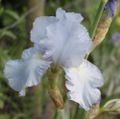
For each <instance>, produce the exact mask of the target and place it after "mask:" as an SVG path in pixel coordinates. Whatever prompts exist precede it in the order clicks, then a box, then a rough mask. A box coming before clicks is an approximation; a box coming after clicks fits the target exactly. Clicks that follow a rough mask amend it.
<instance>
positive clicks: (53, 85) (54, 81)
mask: <svg viewBox="0 0 120 119" xmlns="http://www.w3.org/2000/svg"><path fill="white" fill-rule="evenodd" d="M60 75H61V69H60V68H58V67H54V66H51V68H50V69H49V70H48V80H49V89H48V92H49V95H50V97H51V99H52V100H53V102H54V104H55V106H56V107H57V108H58V109H63V108H64V101H63V97H62V95H61V92H60V89H59V88H58V81H59V78H60Z"/></svg>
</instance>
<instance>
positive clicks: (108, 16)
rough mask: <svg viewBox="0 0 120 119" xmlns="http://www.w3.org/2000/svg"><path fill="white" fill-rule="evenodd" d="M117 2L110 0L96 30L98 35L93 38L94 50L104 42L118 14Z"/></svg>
mask: <svg viewBox="0 0 120 119" xmlns="http://www.w3.org/2000/svg"><path fill="white" fill-rule="evenodd" d="M117 2H118V0H108V2H107V4H106V7H105V10H104V15H103V16H102V18H101V20H100V22H99V25H98V28H97V30H96V34H95V36H94V38H93V49H94V48H95V47H96V46H98V45H99V44H100V43H101V42H102V41H103V40H104V38H105V36H106V34H107V32H108V30H109V28H110V25H111V22H112V18H113V16H114V15H115V13H116V9H117Z"/></svg>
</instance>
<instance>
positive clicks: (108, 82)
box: [0, 0, 120, 119]
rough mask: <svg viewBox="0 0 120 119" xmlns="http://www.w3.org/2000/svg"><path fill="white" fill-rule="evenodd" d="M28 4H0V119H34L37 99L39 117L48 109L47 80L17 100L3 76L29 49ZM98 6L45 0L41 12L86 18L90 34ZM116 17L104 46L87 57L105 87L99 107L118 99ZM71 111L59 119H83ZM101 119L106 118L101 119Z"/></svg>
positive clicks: (11, 0) (80, 0) (81, 0)
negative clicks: (8, 64)
mask: <svg viewBox="0 0 120 119" xmlns="http://www.w3.org/2000/svg"><path fill="white" fill-rule="evenodd" d="M28 2H30V1H29V0H26V1H25V0H21V1H20V0H0V119H34V117H33V115H34V113H35V112H34V109H35V103H36V99H37V97H40V100H39V101H40V103H41V105H39V106H40V107H41V115H44V114H46V113H45V111H46V110H47V108H49V107H48V106H47V105H48V104H49V103H48V102H49V100H50V99H49V97H48V94H47V80H46V78H45V80H43V82H42V84H41V87H40V89H41V90H40V91H39V93H37V94H34V95H33V93H31V92H32V91H27V96H25V97H19V96H18V94H17V93H16V92H14V91H13V90H12V89H10V87H9V86H8V84H7V81H6V80H5V78H4V74H3V69H4V64H5V63H6V61H8V60H10V59H16V58H20V56H21V53H22V51H23V50H24V49H25V48H27V47H28V46H30V45H31V43H30V39H29V35H28V33H27V29H26V27H27V20H28V19H26V17H27V16H28V15H29V14H30V13H29V11H28V7H27V5H28ZM99 2H100V1H98V0H91V1H90V0H46V2H45V8H44V10H45V15H54V14H55V10H56V8H58V7H62V8H64V9H66V10H67V11H73V12H80V13H82V15H83V16H84V17H85V19H84V22H83V24H85V26H86V27H87V28H88V30H89V29H90V27H91V25H92V22H93V21H94V18H95V14H96V10H97V9H98V6H99ZM31 9H32V8H31ZM118 12H119V11H118ZM118 17H120V12H119V14H118V15H117V16H116V18H114V20H113V23H112V25H111V28H110V30H109V33H108V34H107V37H106V39H105V40H104V42H103V43H102V44H101V45H100V46H99V47H97V48H96V49H95V50H94V51H93V53H92V54H91V56H90V60H91V61H92V62H94V63H95V64H96V65H98V66H99V68H100V69H101V70H102V72H103V74H104V78H105V85H104V86H103V87H102V105H104V104H105V103H106V102H107V101H108V100H110V99H113V98H120V47H117V46H115V45H114V44H113V43H112V41H111V37H112V35H113V33H115V32H120V24H118V23H116V19H117V18H118ZM119 46H120V45H119ZM31 90H32V89H31ZM67 105H68V104H67ZM67 107H69V105H68V106H67ZM74 107H76V106H73V109H71V110H72V111H71V113H70V112H69V111H70V110H69V109H68V108H66V109H65V112H63V113H62V119H71V117H73V115H76V117H75V119H79V118H81V119H82V118H84V114H85V112H84V110H83V109H79V108H77V109H76V110H75V108H74ZM68 110H69V111H68ZM41 118H42V116H41ZM119 118H120V116H119V114H116V115H114V117H113V119H119ZM43 119H45V118H43ZM46 119H47V118H46ZM50 119H51V118H50ZM102 119H107V117H106V116H105V118H104V116H103V117H102Z"/></svg>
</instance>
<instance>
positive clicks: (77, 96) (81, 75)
mask: <svg viewBox="0 0 120 119" xmlns="http://www.w3.org/2000/svg"><path fill="white" fill-rule="evenodd" d="M65 72H66V79H67V81H66V87H67V89H68V97H69V98H70V100H73V101H75V102H77V103H79V104H80V106H81V107H82V108H84V109H85V110H89V109H90V107H91V106H92V105H93V104H96V103H99V101H100V96H101V93H100V91H99V89H98V88H99V87H101V86H102V85H103V76H102V74H101V72H100V70H99V69H98V68H97V67H96V66H95V65H93V64H91V63H90V62H89V61H87V60H83V63H82V64H81V65H80V66H79V67H77V68H69V69H65Z"/></svg>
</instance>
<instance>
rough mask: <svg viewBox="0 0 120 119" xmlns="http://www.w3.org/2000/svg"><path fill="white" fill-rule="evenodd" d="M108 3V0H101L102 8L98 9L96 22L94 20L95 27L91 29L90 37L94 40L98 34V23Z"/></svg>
mask: <svg viewBox="0 0 120 119" xmlns="http://www.w3.org/2000/svg"><path fill="white" fill-rule="evenodd" d="M106 3H107V0H104V1H103V0H101V3H100V6H99V8H98V11H97V14H96V17H95V20H94V22H93V24H92V26H93V27H92V28H91V29H90V36H91V38H92V39H93V38H94V36H95V32H96V29H97V26H98V23H99V21H100V19H101V16H102V14H103V11H104V8H105V5H106Z"/></svg>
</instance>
